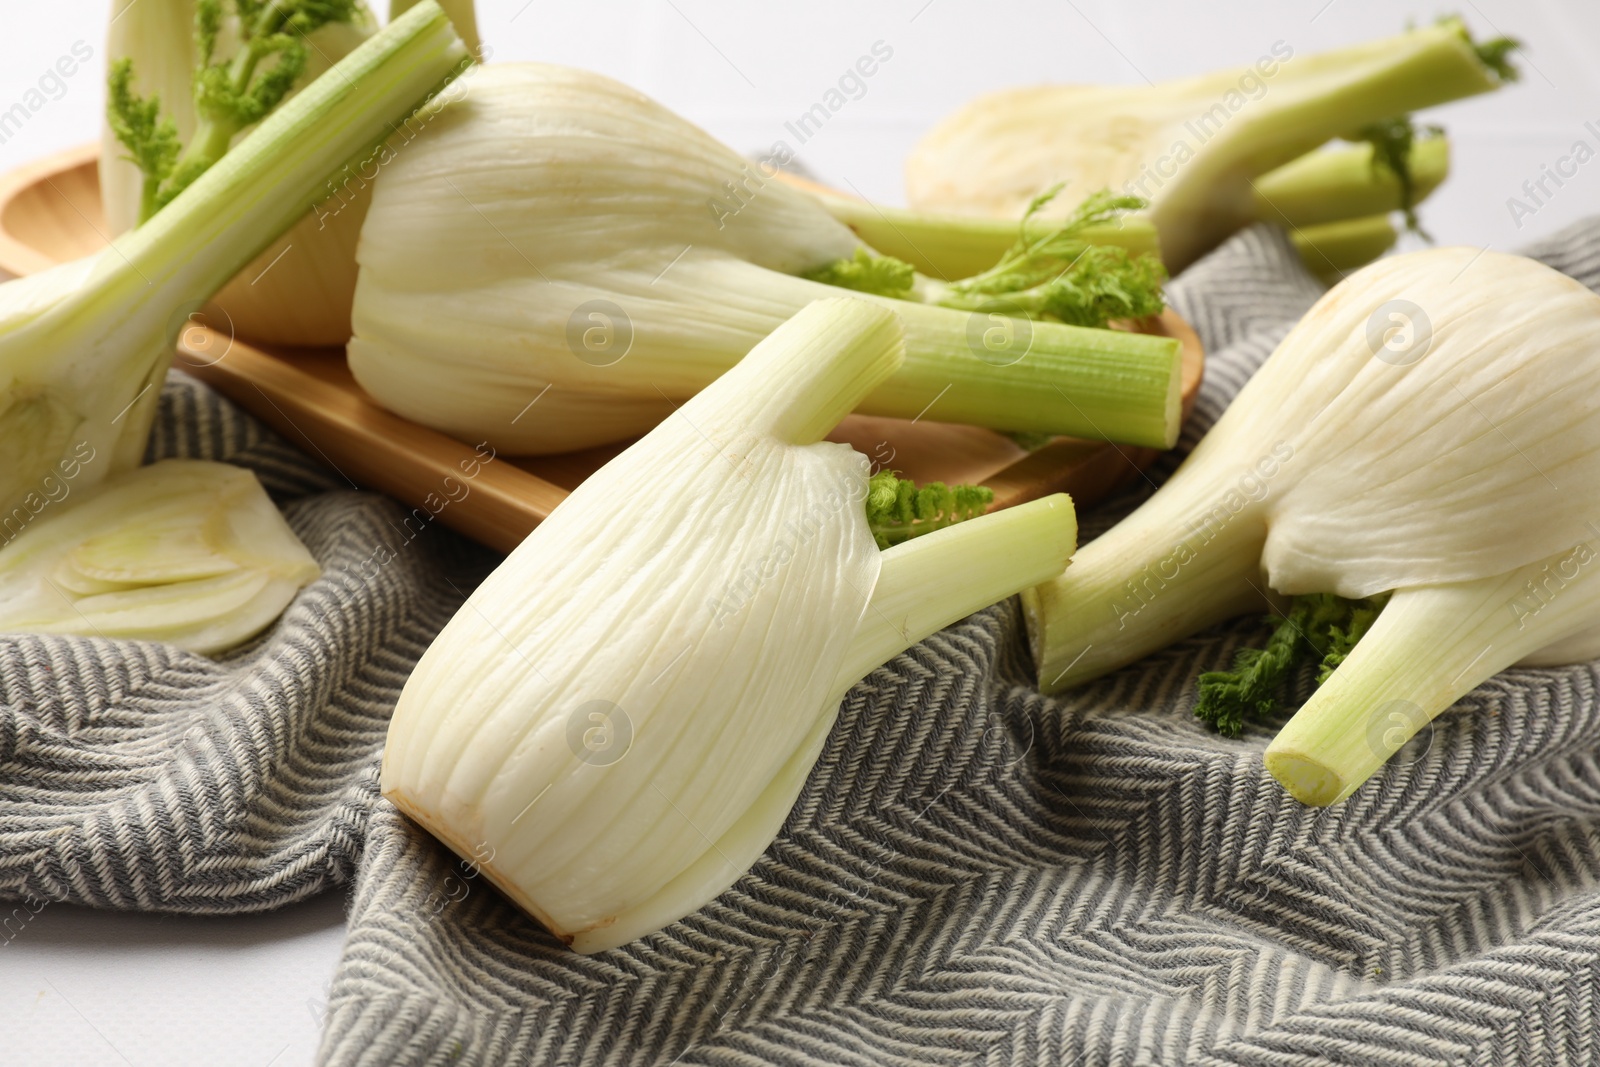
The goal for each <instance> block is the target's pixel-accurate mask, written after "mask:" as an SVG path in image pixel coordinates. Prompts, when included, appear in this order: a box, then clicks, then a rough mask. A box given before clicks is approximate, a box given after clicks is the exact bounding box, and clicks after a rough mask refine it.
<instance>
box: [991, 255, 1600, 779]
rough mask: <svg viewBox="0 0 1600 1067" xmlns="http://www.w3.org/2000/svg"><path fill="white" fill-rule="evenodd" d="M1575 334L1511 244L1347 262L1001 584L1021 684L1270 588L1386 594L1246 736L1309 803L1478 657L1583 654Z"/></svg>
mask: <svg viewBox="0 0 1600 1067" xmlns="http://www.w3.org/2000/svg"><path fill="white" fill-rule="evenodd" d="M1596 337H1600V296H1596V295H1595V294H1594V293H1591V292H1590V291H1589V290H1588V289H1586V288H1585V287H1584V286H1583V285H1581V284H1579V283H1578V282H1576V281H1574V280H1572V279H1570V278H1568V277H1566V276H1565V275H1562V274H1559V273H1557V272H1556V271H1554V270H1551V269H1550V268H1548V267H1545V266H1542V265H1540V264H1538V263H1535V262H1534V261H1532V260H1528V259H1524V258H1522V257H1519V256H1512V255H1505V254H1502V253H1498V252H1489V251H1482V250H1479V249H1475V248H1444V249H1436V250H1430V251H1425V252H1415V253H1410V254H1407V255H1400V256H1394V257H1391V258H1388V259H1383V260H1380V261H1378V262H1377V263H1374V264H1372V265H1371V266H1368V267H1366V268H1363V269H1362V270H1361V271H1359V272H1357V273H1355V274H1353V275H1351V276H1350V277H1349V278H1347V279H1346V280H1345V281H1344V282H1342V283H1341V284H1339V285H1338V286H1335V287H1334V288H1333V289H1332V290H1330V291H1329V292H1328V294H1327V295H1326V296H1324V297H1323V298H1322V299H1321V300H1320V301H1318V302H1317V304H1316V305H1315V306H1314V307H1312V309H1311V310H1310V311H1309V312H1308V313H1307V314H1306V316H1305V318H1304V319H1303V320H1301V322H1300V323H1299V324H1298V325H1296V326H1295V328H1294V329H1293V330H1292V331H1291V332H1290V333H1289V335H1288V336H1287V337H1286V338H1285V339H1284V341H1283V343H1282V344H1280V345H1279V346H1278V349H1277V350H1276V351H1275V352H1274V353H1273V354H1272V356H1271V357H1270V358H1269V359H1268V360H1267V362H1266V363H1265V364H1264V365H1263V366H1262V368H1261V369H1260V370H1259V371H1258V372H1257V373H1256V375H1255V377H1254V378H1252V379H1251V380H1250V382H1249V383H1248V384H1247V385H1246V386H1245V387H1244V389H1243V390H1241V391H1240V393H1239V395H1238V396H1237V397H1236V398H1235V400H1234V401H1233V403H1232V405H1230V406H1229V408H1228V410H1227V411H1226V412H1225V413H1224V414H1223V416H1222V418H1220V419H1219V420H1218V421H1217V423H1216V425H1215V426H1214V427H1213V428H1212V430H1211V432H1210V433H1208V434H1207V435H1206V437H1205V438H1204V439H1203V440H1202V441H1201V442H1200V444H1199V445H1198V446H1197V447H1196V448H1195V450H1194V452H1193V453H1192V454H1191V455H1190V456H1189V458H1188V459H1187V460H1186V461H1185V462H1184V464H1183V465H1182V466H1181V467H1180V468H1179V469H1178V470H1177V472H1176V473H1174V475H1173V476H1172V478H1171V479H1170V480H1169V481H1168V482H1167V483H1166V484H1165V485H1163V486H1162V487H1161V488H1160V489H1159V490H1158V491H1157V492H1156V493H1155V494H1154V495H1153V496H1152V497H1151V498H1150V499H1149V500H1148V501H1146V502H1145V503H1144V504H1143V505H1142V506H1141V507H1140V508H1138V509H1137V510H1136V511H1134V512H1133V514H1131V515H1130V516H1129V517H1128V518H1127V519H1126V520H1124V521H1123V522H1121V523H1119V524H1118V525H1117V526H1115V527H1114V528H1112V529H1111V530H1110V531H1109V532H1108V533H1106V534H1105V535H1104V536H1102V537H1100V538H1098V539H1096V540H1095V541H1092V542H1090V543H1089V544H1088V545H1086V546H1085V547H1084V548H1083V550H1082V551H1080V552H1079V553H1078V554H1077V556H1076V557H1075V559H1074V561H1073V566H1072V568H1071V570H1070V571H1068V572H1067V573H1066V574H1065V575H1063V576H1062V577H1061V578H1059V579H1057V580H1055V581H1053V582H1049V583H1045V584H1044V585H1041V586H1039V587H1038V588H1036V589H1033V590H1030V591H1029V592H1028V593H1026V594H1024V598H1023V601H1024V608H1025V613H1026V615H1027V617H1028V621H1029V633H1030V637H1031V640H1032V643H1033V647H1034V653H1035V662H1036V663H1037V664H1038V667H1039V678H1040V684H1041V687H1043V688H1044V689H1045V690H1046V691H1052V690H1056V689H1061V688H1065V687H1068V686H1072V685H1075V684H1078V683H1080V682H1083V681H1087V680H1088V679H1091V678H1094V677H1096V676H1098V675H1100V674H1103V673H1105V672H1107V671H1110V670H1114V669H1116V668H1117V667H1120V666H1122V665H1124V664H1127V663H1130V662H1132V661H1134V660H1136V659H1138V658H1139V657H1141V656H1143V655H1145V654H1147V653H1149V652H1152V651H1154V650H1155V649H1158V648H1160V647H1162V646H1164V645H1166V644H1169V643H1170V642H1173V641H1176V640H1178V639H1179V638H1182V637H1184V636H1185V635H1187V634H1190V633H1193V632H1195V631H1197V630H1199V629H1202V628H1203V627H1205V626H1208V625H1210V624H1212V623H1214V622H1218V621H1220V620H1222V619H1226V618H1229V617H1231V616H1234V615H1239V614H1244V613H1247V612H1250V611H1252V610H1259V609H1260V607H1261V605H1262V597H1263V593H1264V591H1265V590H1267V589H1269V588H1270V589H1271V590H1273V591H1276V592H1277V593H1281V594H1288V595H1298V594H1314V593H1334V594H1337V595H1338V596H1340V597H1345V598H1350V599H1360V598H1366V597H1376V596H1382V595H1384V594H1388V598H1387V602H1386V603H1384V604H1383V606H1382V610H1381V612H1380V613H1379V614H1378V615H1377V618H1376V620H1375V622H1373V624H1372V626H1371V628H1370V629H1368V630H1367V631H1366V632H1365V634H1364V635H1363V636H1361V637H1360V639H1359V641H1358V642H1356V643H1355V646H1354V649H1353V651H1352V652H1350V654H1349V655H1348V657H1347V658H1345V659H1344V660H1343V662H1342V663H1341V664H1339V665H1338V667H1337V669H1336V670H1334V671H1333V673H1332V675H1331V676H1330V677H1329V678H1328V679H1327V681H1326V682H1325V683H1324V684H1323V685H1322V687H1321V688H1320V689H1319V690H1318V691H1317V692H1316V694H1315V695H1314V696H1313V697H1312V698H1311V700H1310V701H1308V702H1307V704H1306V705H1305V706H1304V707H1302V709H1301V710H1300V712H1299V713H1298V714H1297V715H1296V716H1295V718H1294V719H1293V720H1291V722H1290V723H1289V724H1288V725H1287V726H1286V727H1285V728H1284V730H1283V732H1282V733H1281V734H1280V735H1279V737H1278V739H1277V740H1276V741H1274V742H1273V744H1272V746H1271V747H1270V748H1269V749H1268V750H1267V756H1266V758H1267V766H1268V768H1269V769H1270V770H1271V771H1272V772H1273V773H1274V774H1275V775H1276V776H1277V777H1278V778H1279V780H1280V781H1282V782H1283V783H1284V784H1285V786H1286V787H1288V788H1289V790H1290V791H1291V792H1292V793H1294V795H1295V796H1297V797H1299V798H1300V799H1302V800H1305V801H1306V802H1308V803H1315V804H1326V803H1330V802H1332V801H1334V800H1338V799H1341V798H1343V797H1344V796H1347V795H1348V794H1349V793H1350V792H1351V791H1352V790H1354V789H1355V788H1356V787H1357V786H1359V785H1360V784H1361V783H1362V782H1363V781H1365V780H1366V779H1367V777H1369V776H1370V775H1371V774H1372V773H1373V771H1375V770H1376V769H1377V768H1378V767H1379V766H1380V765H1381V764H1382V762H1383V760H1384V759H1386V758H1387V757H1388V756H1389V755H1391V754H1392V753H1393V752H1394V751H1395V750H1397V749H1398V748H1399V747H1400V745H1402V744H1403V743H1404V742H1405V740H1406V739H1407V738H1408V737H1410V736H1411V734H1412V733H1413V732H1415V731H1416V730H1417V729H1418V728H1420V727H1421V726H1422V725H1423V724H1424V723H1426V722H1427V721H1428V720H1429V719H1431V718H1432V717H1433V716H1434V715H1436V714H1438V713H1439V712H1440V711H1442V710H1443V709H1445V708H1447V707H1449V706H1450V704H1452V703H1453V702H1454V701H1455V700H1456V699H1457V698H1458V697H1460V696H1462V695H1463V694H1465V693H1467V692H1468V691H1470V690H1471V689H1472V688H1473V687H1474V686H1476V685H1477V684H1478V683H1479V682H1481V681H1483V680H1484V679H1486V678H1488V677H1490V676H1491V675H1493V674H1494V673H1495V672H1496V671H1499V670H1501V669H1502V668H1504V667H1506V666H1509V665H1511V664H1513V663H1516V662H1519V661H1524V662H1530V663H1535V662H1536V663H1545V664H1549V663H1555V662H1572V661H1574V660H1577V659H1582V658H1586V657H1588V656H1592V655H1595V654H1597V653H1600V585H1596V584H1595V583H1596V579H1595V578H1594V573H1593V572H1594V571H1595V570H1597V569H1600V568H1595V567H1593V566H1589V565H1588V564H1587V562H1585V561H1584V560H1583V559H1582V558H1581V557H1584V556H1585V554H1586V553H1587V554H1588V558H1593V557H1594V550H1595V549H1596V548H1597V547H1600V543H1597V541H1596V533H1595V530H1594V528H1593V526H1592V525H1591V516H1590V515H1589V514H1588V513H1587V511H1586V508H1587V506H1588V501H1589V499H1590V497H1591V490H1592V488H1593V487H1594V486H1596V485H1600V350H1597V347H1596V340H1595V339H1596ZM1586 546H1587V547H1586ZM1552 574H1554V577H1552ZM1552 583H1553V584H1552ZM1519 598H1524V599H1519ZM1528 598H1531V599H1528ZM1395 716H1398V718H1395Z"/></svg>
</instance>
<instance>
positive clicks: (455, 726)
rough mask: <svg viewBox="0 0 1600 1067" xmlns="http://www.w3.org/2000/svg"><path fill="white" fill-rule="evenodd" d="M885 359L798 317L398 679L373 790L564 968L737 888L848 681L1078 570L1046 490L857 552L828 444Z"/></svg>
mask: <svg viewBox="0 0 1600 1067" xmlns="http://www.w3.org/2000/svg"><path fill="white" fill-rule="evenodd" d="M902 358H903V340H902V332H901V327H900V325H899V322H898V321H897V319H896V318H895V316H894V315H893V314H892V313H890V312H889V311H887V310H885V309H884V308H882V307H878V306H875V305H873V304H870V303H867V302H865V301H860V300H854V299H833V300H827V301H820V302H818V303H815V304H812V305H810V306H808V307H807V308H805V309H803V310H802V311H801V312H800V313H799V314H797V315H796V316H795V317H794V318H793V319H792V320H790V321H789V322H788V323H786V324H785V325H783V326H782V327H780V328H779V329H778V330H776V331H774V332H773V334H772V335H771V336H770V337H768V338H767V339H765V340H764V341H762V342H761V343H760V344H759V345H757V346H756V348H755V349H754V350H753V351H752V352H751V353H750V354H749V355H748V357H746V358H745V359H744V360H743V361H742V362H740V363H739V364H738V365H737V366H736V367H734V368H733V369H732V370H730V371H728V372H727V373H726V374H725V375H723V376H722V377H721V378H719V379H718V380H717V381H716V382H715V383H714V384H712V385H710V386H709V387H707V388H706V389H705V390H704V391H703V392H701V393H700V394H699V395H697V396H696V397H694V398H693V399H691V400H689V401H688V402H687V403H685V404H684V405H683V406H682V408H680V409H679V410H678V411H677V412H675V413H674V414H672V415H671V416H670V417H669V418H667V419H666V420H665V421H663V422H662V423H661V424H660V425H659V426H657V427H656V428H655V429H654V430H652V431H651V432H650V433H648V434H647V435H645V437H644V438H642V439H641V440H640V441H638V442H637V443H635V444H634V445H632V446H631V447H630V448H628V449H627V450H626V451H625V452H623V453H622V454H621V455H620V456H618V457H617V458H616V459H614V460H612V461H611V462H610V463H608V464H607V465H606V466H605V467H603V468H602V469H601V470H600V471H598V472H597V473H596V474H594V475H593V476H592V477H590V478H589V479H588V480H587V481H585V482H584V483H583V484H582V485H580V486H579V487H578V488H577V489H576V490H574V492H573V493H572V495H571V496H570V497H568V498H567V499H566V500H565V501H563V502H562V503H561V505H560V506H559V507H557V508H556V509H555V511H554V512H553V513H552V514H551V515H550V517H549V518H548V519H546V520H545V521H544V523H542V524H541V525H540V526H539V527H538V528H537V529H535V530H534V532H533V533H532V534H530V535H529V537H528V539H527V540H526V541H524V542H523V543H522V545H521V546H519V547H518V548H517V550H516V551H515V552H513V553H512V554H511V556H510V557H509V558H507V560H506V561H505V562H504V563H503V564H502V565H501V566H500V567H499V569H497V570H496V571H495V572H494V574H493V575H491V576H490V577H489V578H488V579H487V580H486V581H485V582H484V584H483V585H482V586H480V587H479V588H478V589H477V591H476V592H474V593H473V595H472V597H471V598H470V599H469V600H468V601H467V603H466V605H465V606H464V607H463V608H462V609H461V610H460V611H459V612H457V614H456V616H455V618H453V619H452V620H451V621H450V623H449V624H448V625H447V626H446V627H445V628H444V630H443V631H442V632H441V633H440V634H439V637H438V638H437V639H436V640H435V641H434V643H433V645H432V646H431V647H430V648H429V649H428V651H427V652H426V653H425V654H424V655H423V657H422V659H421V660H420V661H419V662H418V664H417V667H416V669H415V670H414V671H413V672H412V675H411V677H410V679H409V680H408V681H407V683H406V687H405V690H404V691H403V692H402V693H401V696H400V700H399V703H398V704H397V706H396V708H395V712H394V719H393V722H392V723H391V725H390V728H389V738H388V744H387V748H386V751H385V754H384V761H383V775H382V788H383V792H384V795H385V796H387V797H388V798H389V799H390V800H391V801H393V802H394V803H395V805H396V806H398V807H399V808H400V809H401V810H402V811H404V812H405V813H407V814H408V815H410V816H411V817H412V818H413V819H415V820H417V821H418V822H420V823H421V824H422V825H423V826H425V827H426V828H428V829H429V830H430V831H432V832H433V833H434V834H435V835H436V836H438V837H439V838H440V839H441V840H443V841H444V842H446V843H447V844H449V845H450V846H451V847H452V848H454V849H456V850H457V851H458V852H459V853H461V854H462V855H463V856H471V857H473V862H474V863H480V862H481V863H482V866H483V870H484V872H485V873H486V874H487V875H488V876H489V877H490V879H491V880H493V881H494V882H495V884H496V885H498V886H499V887H500V888H501V889H502V890H503V891H504V892H505V893H506V894H507V896H509V897H510V898H511V899H512V900H513V901H515V902H516V903H517V904H518V905H520V906H521V907H522V908H524V909H525V910H527V911H528V912H529V913H530V914H532V915H533V916H535V917H536V918H537V919H538V920H539V921H540V922H542V923H543V924H544V925H545V926H546V927H548V928H549V929H550V930H551V931H552V932H553V933H555V934H556V935H558V936H560V937H561V938H563V939H564V940H566V941H567V942H568V943H570V944H571V945H572V946H573V947H574V948H576V949H578V950H579V951H583V952H593V951H598V950H600V949H605V948H610V947H614V946H616V945H620V944H623V943H625V942H627V941H631V940H633V939H635V938H637V937H641V936H643V935H645V934H647V933H650V932H652V931H654V930H657V929H660V928H661V927H663V926H665V925H667V924H668V923H671V922H672V921H674V920H676V919H678V918H680V917H682V916H683V915H686V914H687V913H689V912H691V911H693V910H694V909H696V908H698V907H700V906H701V905H702V904H704V903H706V902H707V901H709V900H710V899H712V898H713V897H714V896H716V895H717V894H718V893H719V892H721V891H722V890H723V889H725V888H726V887H728V886H729V885H731V884H732V883H733V882H734V881H735V880H736V879H737V878H738V877H739V876H740V875H742V874H743V873H744V871H745V870H746V869H747V868H748V867H749V866H750V865H751V864H752V863H754V862H755V860H756V858H757V857H758V856H759V855H760V854H761V852H762V851H763V850H764V849H765V848H766V847H767V845H768V843H769V842H770V841H771V840H772V838H773V837H774V835H775V834H776V833H777V832H778V830H779V828H780V827H781V826H782V824H783V821H784V818H785V817H786V815H787V814H788V811H789V808H790V806H791V805H792V804H793V803H794V800H795V798H796V796H797V795H798V794H799V791H800V789H801V786H802V785H803V784H804V781H805V778H806V776H807V774H808V773H809V771H810V768H811V765H812V764H813V762H814V761H815V760H816V758H817V755H818V753H819V752H820V750H821V747H822V745H823V742H824V740H825V738H826V736H827V733H828V729H829V727H830V726H831V724H832V722H833V719H834V716H835V714H836V712H837V708H838V704H839V701H840V699H841V698H842V697H843V695H844V693H845V691H846V690H847V689H848V688H849V687H850V686H851V685H852V684H853V683H854V682H855V681H857V680H858V679H859V678H861V677H862V676H863V675H865V674H866V673H867V672H868V671H870V670H871V669H872V668H873V667H874V666H876V665H877V664H879V663H881V662H882V661H884V660H885V659H888V658H889V657H891V656H893V655H894V654H896V653H897V652H899V651H901V650H903V649H904V648H906V647H908V646H909V645H910V644H912V643H913V642H915V641H918V640H920V639H921V638H923V637H925V636H927V635H928V634H930V633H932V632H934V631H936V630H937V629H939V628H940V627H942V626H945V625H948V624H949V623H951V622H954V621H955V620H956V619H959V618H961V617H963V616H964V615H966V614H969V613H970V612H972V611H975V610H977V609H978V608H980V607H983V606H985V605H988V604H990V603H993V602H994V601H996V600H999V599H1001V598H1003V597H1005V596H1008V595H1010V593H1011V592H1012V591H1014V590H1017V589H1020V588H1022V587H1024V586H1025V585H1028V584H1031V583H1032V582H1034V581H1037V580H1039V579H1040V578H1042V577H1044V576H1047V575H1051V574H1055V573H1058V572H1059V571H1060V569H1061V568H1062V567H1063V566H1065V564H1066V560H1067V557H1068V556H1069V555H1070V554H1071V552H1072V547H1073V544H1074V542H1075V537H1076V529H1077V527H1076V523H1075V521H1074V517H1073V512H1072V507H1071V503H1070V501H1068V500H1067V499H1066V497H1064V496H1060V495H1058V496H1054V497H1047V498H1044V499H1041V500H1037V501H1034V502H1032V503H1030V504H1025V505H1022V506H1020V507H1016V508H1012V509H1009V510H1006V511H1002V512H998V513H995V514H991V515H983V516H979V517H977V518H973V519H970V520H968V521H965V522H962V523H960V524H958V525H955V526H950V527H947V528H944V529H941V530H937V531H934V532H931V533H927V534H925V535H923V536H921V537H917V538H914V539H913V540H910V541H907V542H905V543H903V544H900V545H897V546H895V547H893V548H890V549H888V550H886V551H882V552H880V551H879V550H878V549H877V547H876V546H875V545H874V542H873V535H872V533H871V531H870V530H869V528H868V522H867V515H866V509H865V508H864V506H863V500H864V497H865V495H866V492H867V477H868V467H867V461H866V458H865V457H864V456H861V455H860V454H858V453H856V452H854V451H853V450H851V449H850V448H849V447H848V446H845V445H838V444H830V443H826V442H823V441H822V437H823V435H824V434H826V433H827V432H828V431H829V430H831V429H832V428H833V426H834V424H835V423H836V422H837V421H838V420H839V419H840V418H842V417H843V416H844V415H845V414H846V413H847V412H849V411H850V409H851V408H853V407H854V406H855V404H856V402H857V401H858V400H859V399H860V398H861V396H863V395H864V394H866V393H867V392H868V391H870V390H871V389H872V388H873V387H874V386H876V385H877V384H878V383H879V382H881V381H882V380H883V379H884V378H885V377H887V376H889V375H890V374H892V373H893V371H894V368H895V366H896V365H897V364H898V363H899V362H900V360H901V359H902ZM485 856H488V857H489V858H488V859H487V860H486V861H485V860H484V857H485Z"/></svg>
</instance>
